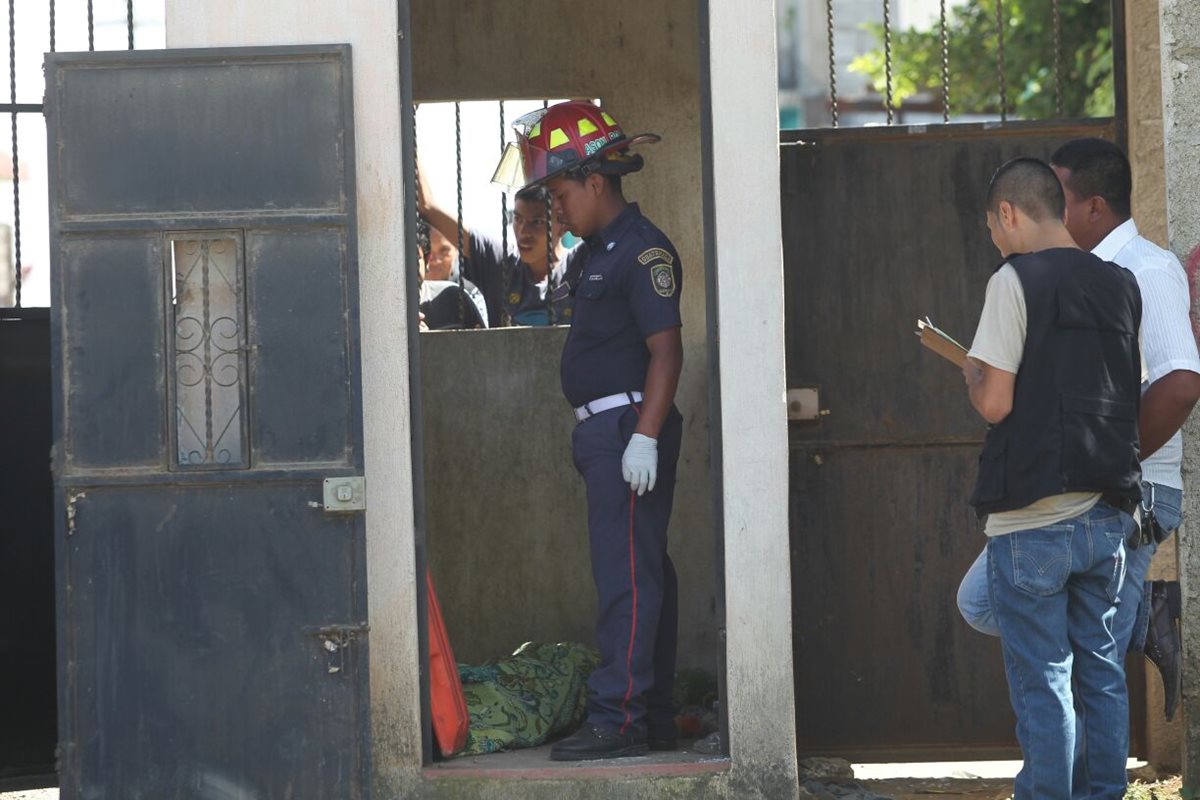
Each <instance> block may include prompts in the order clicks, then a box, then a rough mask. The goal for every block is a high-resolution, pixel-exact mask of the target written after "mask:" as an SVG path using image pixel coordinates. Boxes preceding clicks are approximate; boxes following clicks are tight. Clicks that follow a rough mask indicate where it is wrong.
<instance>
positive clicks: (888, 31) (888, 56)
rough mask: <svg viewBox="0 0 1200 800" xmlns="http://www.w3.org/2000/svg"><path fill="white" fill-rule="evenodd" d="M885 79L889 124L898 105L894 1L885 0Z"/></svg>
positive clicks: (885, 100)
mask: <svg viewBox="0 0 1200 800" xmlns="http://www.w3.org/2000/svg"><path fill="white" fill-rule="evenodd" d="M883 81H884V101H883V103H884V107H885V108H886V109H887V124H888V125H891V124H892V122H893V121H894V120H895V116H896V107H895V103H894V102H893V97H892V3H891V0H883Z"/></svg>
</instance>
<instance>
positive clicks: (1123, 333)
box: [963, 158, 1142, 800]
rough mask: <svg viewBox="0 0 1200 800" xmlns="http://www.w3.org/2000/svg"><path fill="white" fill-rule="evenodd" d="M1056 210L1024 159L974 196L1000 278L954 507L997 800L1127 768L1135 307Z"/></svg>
mask: <svg viewBox="0 0 1200 800" xmlns="http://www.w3.org/2000/svg"><path fill="white" fill-rule="evenodd" d="M1065 211H1066V200H1065V197H1064V194H1063V188H1062V186H1061V184H1060V183H1059V180H1058V177H1057V176H1056V175H1055V173H1054V171H1053V170H1052V169H1051V168H1050V167H1049V165H1047V164H1045V163H1044V162H1042V161H1039V160H1037V159H1032V158H1018V159H1013V160H1012V161H1009V162H1007V163H1005V164H1004V165H1003V166H1002V167H1000V169H998V170H997V171H996V174H995V175H994V176H993V178H992V181H991V184H990V186H989V188H988V200H987V224H988V229H989V231H990V232H991V235H992V242H993V243H994V244H995V245H996V248H997V249H998V250H999V251H1000V252H1001V254H1002V255H1003V256H1004V257H1005V263H1004V264H1003V265H1002V266H1001V267H1000V268H999V269H998V270H997V271H996V273H995V274H994V275H993V276H992V278H991V280H990V281H989V283H988V288H987V294H986V298H985V300H984V306H983V312H982V315H981V316H980V320H979V326H978V329H977V330H976V334H975V340H974V342H973V344H972V347H971V350H970V353H969V358H968V360H967V362H966V364H965V365H964V367H963V377H964V379H965V381H966V384H967V387H968V394H969V397H970V401H971V404H972V405H973V406H974V407H975V409H976V410H977V411H978V412H979V414H980V415H981V416H982V417H983V418H984V419H985V420H987V422H988V423H990V427H989V430H988V433H987V438H986V440H985V443H984V448H983V453H982V454H981V456H980V460H979V475H978V479H977V481H976V484H975V490H974V492H973V494H972V497H971V504H972V505H973V506H974V507H975V510H976V512H977V513H978V514H979V515H980V516H981V517H986V519H987V523H986V526H985V532H986V533H987V536H988V543H987V563H988V565H989V570H988V571H989V574H988V582H989V588H990V593H991V601H992V603H991V605H992V613H993V614H994V616H995V620H996V624H997V627H998V628H999V630H1000V643H1001V648H1002V650H1003V653H1004V667H1005V674H1006V677H1007V679H1008V687H1009V696H1010V699H1011V702H1012V706H1013V710H1014V711H1015V712H1016V716H1017V739H1018V741H1019V742H1020V744H1021V751H1022V753H1023V754H1024V764H1023V765H1022V768H1021V771H1020V772H1019V773H1018V775H1017V778H1016V781H1015V785H1014V789H1015V793H1014V794H1015V798H1016V800H1035V799H1036V800H1070V799H1071V798H1072V797H1089V798H1098V799H1103V798H1114V800H1115V799H1118V798H1122V797H1124V794H1125V785H1126V773H1125V763H1126V758H1127V756H1128V754H1129V697H1128V692H1127V690H1126V686H1125V667H1124V654H1125V648H1124V643H1123V642H1121V641H1120V634H1119V633H1118V632H1117V631H1116V630H1115V625H1116V619H1117V614H1118V608H1119V606H1120V603H1121V593H1122V587H1123V585H1124V581H1125V573H1126V542H1127V541H1129V542H1130V544H1131V546H1132V545H1133V544H1134V543H1136V542H1138V541H1139V540H1140V537H1141V532H1140V530H1139V528H1138V523H1137V522H1136V521H1135V519H1134V517H1133V516H1132V515H1133V513H1134V512H1135V509H1136V507H1137V504H1138V501H1139V500H1140V499H1141V494H1142V493H1141V469H1140V467H1139V465H1138V427H1137V426H1138V407H1139V403H1140V396H1141V392H1140V388H1141V377H1142V369H1141V353H1140V349H1139V346H1138V331H1139V329H1140V326H1141V317H1142V303H1141V294H1140V292H1139V291H1138V286H1137V281H1136V280H1135V279H1134V277H1133V274H1132V273H1130V272H1129V271H1128V270H1126V269H1124V268H1122V267H1119V266H1117V265H1116V264H1112V263H1109V262H1107V261H1102V260H1101V259H1100V258H1098V257H1097V256H1095V255H1093V254H1092V253H1088V252H1085V251H1083V250H1081V249H1080V248H1079V246H1078V245H1077V244H1076V243H1075V241H1074V239H1072V237H1071V234H1070V232H1069V231H1068V230H1067V228H1066V226H1065V225H1064V216H1065ZM1076 707H1078V708H1079V714H1078V717H1077V716H1076ZM1077 725H1080V726H1083V728H1084V731H1085V732H1086V740H1087V747H1086V748H1076V741H1077V731H1076V727H1077ZM1077 760H1082V762H1083V763H1082V764H1077V763H1076V762H1077ZM1076 775H1078V776H1081V777H1080V778H1076V777H1075V776H1076ZM1083 781H1085V782H1086V785H1082V783H1081V782H1083Z"/></svg>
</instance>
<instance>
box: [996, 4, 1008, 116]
mask: <svg viewBox="0 0 1200 800" xmlns="http://www.w3.org/2000/svg"><path fill="white" fill-rule="evenodd" d="M996 79H997V82H998V83H999V85H1000V121H1001V122H1008V85H1007V82H1006V80H1005V77H1004V0H996Z"/></svg>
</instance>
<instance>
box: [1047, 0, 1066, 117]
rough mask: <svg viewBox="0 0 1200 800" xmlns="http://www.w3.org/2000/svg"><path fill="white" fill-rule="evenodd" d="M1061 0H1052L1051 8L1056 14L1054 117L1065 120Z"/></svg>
mask: <svg viewBox="0 0 1200 800" xmlns="http://www.w3.org/2000/svg"><path fill="white" fill-rule="evenodd" d="M1058 4H1059V0H1051V2H1050V7H1051V9H1052V10H1053V13H1054V117H1055V119H1062V118H1063V87H1062V10H1061V9H1060V8H1059V5H1058Z"/></svg>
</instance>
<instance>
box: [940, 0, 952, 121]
mask: <svg viewBox="0 0 1200 800" xmlns="http://www.w3.org/2000/svg"><path fill="white" fill-rule="evenodd" d="M939 25H940V30H941V40H942V41H941V44H942V122H944V123H948V122H949V121H950V28H949V26H948V25H947V23H946V0H941V8H940V11H939Z"/></svg>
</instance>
